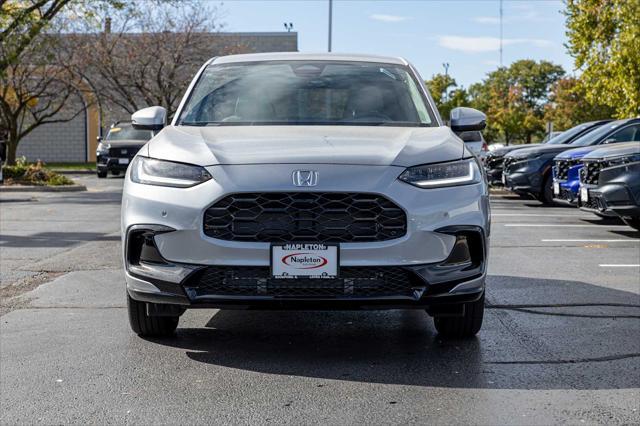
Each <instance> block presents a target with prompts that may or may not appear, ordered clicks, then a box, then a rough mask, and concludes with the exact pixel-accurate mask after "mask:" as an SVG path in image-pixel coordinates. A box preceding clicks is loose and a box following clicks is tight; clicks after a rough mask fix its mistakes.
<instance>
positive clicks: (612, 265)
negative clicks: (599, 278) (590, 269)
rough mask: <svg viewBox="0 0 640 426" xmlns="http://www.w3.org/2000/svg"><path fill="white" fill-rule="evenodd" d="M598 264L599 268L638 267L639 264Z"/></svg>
mask: <svg viewBox="0 0 640 426" xmlns="http://www.w3.org/2000/svg"><path fill="white" fill-rule="evenodd" d="M598 266H600V267H601V268H640V264H638V265H633V264H629V265H615V264H609V263H601V264H600V265H598Z"/></svg>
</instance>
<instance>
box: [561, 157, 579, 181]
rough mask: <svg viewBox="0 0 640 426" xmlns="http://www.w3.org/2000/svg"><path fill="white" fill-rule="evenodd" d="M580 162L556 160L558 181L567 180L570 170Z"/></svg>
mask: <svg viewBox="0 0 640 426" xmlns="http://www.w3.org/2000/svg"><path fill="white" fill-rule="evenodd" d="M578 163H579V161H576V160H556V177H557V178H558V180H567V178H568V177H569V169H570V168H571V167H573V166H575V165H576V164H578Z"/></svg>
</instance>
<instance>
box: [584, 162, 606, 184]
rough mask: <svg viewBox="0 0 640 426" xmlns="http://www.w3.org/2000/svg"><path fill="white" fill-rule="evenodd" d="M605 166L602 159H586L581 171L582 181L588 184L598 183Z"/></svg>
mask: <svg viewBox="0 0 640 426" xmlns="http://www.w3.org/2000/svg"><path fill="white" fill-rule="evenodd" d="M604 167H605V163H604V162H602V161H585V163H584V166H583V167H582V170H581V171H580V182H582V183H584V184H588V185H597V184H598V177H599V176H600V170H602V169H603V168H604Z"/></svg>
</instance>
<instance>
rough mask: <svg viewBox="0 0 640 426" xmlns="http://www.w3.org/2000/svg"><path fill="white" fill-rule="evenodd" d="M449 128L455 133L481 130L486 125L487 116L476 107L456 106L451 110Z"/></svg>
mask: <svg viewBox="0 0 640 426" xmlns="http://www.w3.org/2000/svg"><path fill="white" fill-rule="evenodd" d="M450 121H451V130H453V131H454V132H455V133H459V132H469V131H473V130H478V131H479V130H483V129H484V128H485V127H486V126H487V116H486V115H484V114H483V113H482V112H480V111H478V110H477V109H473V108H467V107H458V108H454V109H452V110H451V115H450Z"/></svg>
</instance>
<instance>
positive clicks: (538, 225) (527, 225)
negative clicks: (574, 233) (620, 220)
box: [503, 223, 627, 230]
mask: <svg viewBox="0 0 640 426" xmlns="http://www.w3.org/2000/svg"><path fill="white" fill-rule="evenodd" d="M503 225H504V226H508V227H518V228H532V227H535V228H543V227H544V228H551V227H558V228H600V229H604V230H608V229H611V228H616V229H626V228H627V226H626V225H607V226H602V225H592V224H586V223H580V224H576V223H568V224H559V223H503Z"/></svg>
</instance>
